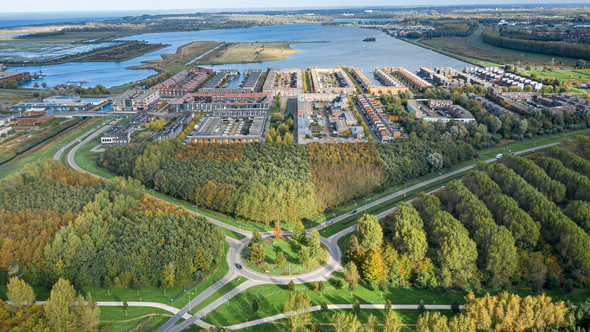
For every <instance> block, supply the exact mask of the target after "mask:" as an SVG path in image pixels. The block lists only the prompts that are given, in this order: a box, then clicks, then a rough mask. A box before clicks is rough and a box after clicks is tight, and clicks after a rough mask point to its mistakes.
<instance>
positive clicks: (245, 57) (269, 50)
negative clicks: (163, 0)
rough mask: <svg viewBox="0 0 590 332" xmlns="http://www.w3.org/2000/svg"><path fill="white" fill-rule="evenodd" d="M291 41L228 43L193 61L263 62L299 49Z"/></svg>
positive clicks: (218, 62) (215, 63) (294, 52)
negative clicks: (292, 45) (292, 46)
mask: <svg viewBox="0 0 590 332" xmlns="http://www.w3.org/2000/svg"><path fill="white" fill-rule="evenodd" d="M290 44H292V43H228V44H225V45H223V46H221V47H219V48H218V49H216V50H214V51H212V52H211V53H208V54H206V55H204V56H203V57H202V58H200V59H199V60H197V61H195V62H194V64H195V65H221V64H228V63H250V62H265V61H277V60H285V59H287V55H290V54H296V53H298V52H299V51H298V50H296V49H294V48H291V46H290Z"/></svg>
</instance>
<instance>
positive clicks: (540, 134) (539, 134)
mask: <svg viewBox="0 0 590 332" xmlns="http://www.w3.org/2000/svg"><path fill="white" fill-rule="evenodd" d="M544 134H545V132H544V131H542V130H539V131H537V136H543V135H544Z"/></svg>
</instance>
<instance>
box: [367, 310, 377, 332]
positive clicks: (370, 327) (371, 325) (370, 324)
mask: <svg viewBox="0 0 590 332" xmlns="http://www.w3.org/2000/svg"><path fill="white" fill-rule="evenodd" d="M378 326H379V323H378V322H377V317H375V315H373V314H370V315H369V318H368V319H367V324H365V332H378V331H379V330H378Z"/></svg>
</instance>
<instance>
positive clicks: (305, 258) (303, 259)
mask: <svg viewBox="0 0 590 332" xmlns="http://www.w3.org/2000/svg"><path fill="white" fill-rule="evenodd" d="M297 260H298V262H299V264H301V266H310V265H312V262H313V261H314V259H312V258H311V251H310V250H309V247H306V246H301V248H300V249H299V254H298V255H297Z"/></svg>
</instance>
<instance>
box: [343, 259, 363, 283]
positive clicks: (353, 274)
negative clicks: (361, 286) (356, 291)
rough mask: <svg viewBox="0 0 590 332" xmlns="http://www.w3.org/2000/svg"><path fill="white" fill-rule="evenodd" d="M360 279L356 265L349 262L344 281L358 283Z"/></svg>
mask: <svg viewBox="0 0 590 332" xmlns="http://www.w3.org/2000/svg"><path fill="white" fill-rule="evenodd" d="M359 279H360V276H359V273H358V269H357V267H356V264H354V263H353V262H348V263H347V264H346V272H345V273H344V280H346V282H353V281H354V282H358V280H359Z"/></svg>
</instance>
